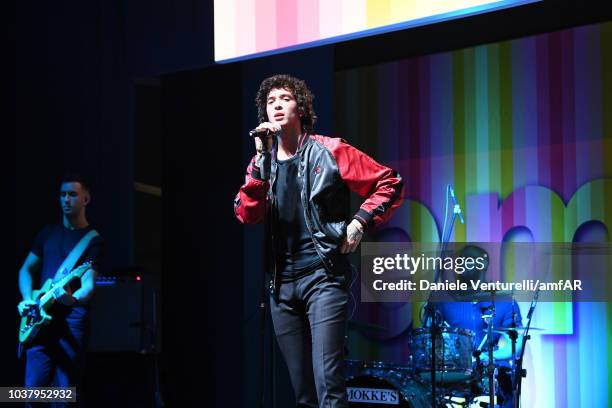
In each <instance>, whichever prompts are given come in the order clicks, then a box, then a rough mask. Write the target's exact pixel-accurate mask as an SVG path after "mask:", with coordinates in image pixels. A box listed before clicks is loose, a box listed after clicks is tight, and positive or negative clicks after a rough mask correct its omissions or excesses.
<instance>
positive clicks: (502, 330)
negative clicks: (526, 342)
mask: <svg viewBox="0 0 612 408" xmlns="http://www.w3.org/2000/svg"><path fill="white" fill-rule="evenodd" d="M511 330H516V331H517V332H519V333H522V332H523V331H525V328H524V327H515V328H514V329H513V328H512V327H498V328H497V329H493V330H492V331H493V333H498V334H506V333H508V332H510V331H511ZM532 330H533V331H545V330H547V329H544V328H542V327H530V328H529V331H532ZM482 331H484V332H485V333H486V332H488V330H487V329H482Z"/></svg>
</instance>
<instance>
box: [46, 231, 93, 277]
mask: <svg viewBox="0 0 612 408" xmlns="http://www.w3.org/2000/svg"><path fill="white" fill-rule="evenodd" d="M99 235H100V234H98V231H96V230H95V229H92V230H91V231H89V232H88V233H87V234H85V235H84V236H83V238H81V240H80V241H79V242H78V243H77V244H76V245H75V246H74V248H72V251H70V253H69V254H68V256H66V259H64V262H62V264H61V265H60V267H59V268H58V269H57V272H55V276H54V277H53V281H56V280H57V279H58V278H61V277H63V275H64V270H65V271H68V272H69V271H71V270H72V269H73V268H74V265H75V264H76V263H77V261H78V260H79V258H81V256H82V255H83V252H85V249H87V246H88V245H89V243H90V242H91V240H92V239H94V238H95V237H97V236H99Z"/></svg>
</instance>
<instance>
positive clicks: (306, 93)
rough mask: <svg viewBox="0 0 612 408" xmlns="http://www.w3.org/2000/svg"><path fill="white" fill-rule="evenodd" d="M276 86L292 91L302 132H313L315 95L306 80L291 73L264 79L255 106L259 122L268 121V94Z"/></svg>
mask: <svg viewBox="0 0 612 408" xmlns="http://www.w3.org/2000/svg"><path fill="white" fill-rule="evenodd" d="M274 88H282V89H287V90H289V91H291V93H292V94H293V96H294V98H295V101H296V102H297V107H298V113H299V115H300V122H301V124H302V132H306V133H312V132H313V129H314V124H315V122H316V121H317V115H316V113H315V111H314V109H313V108H312V100H313V99H314V95H313V94H312V92H310V89H308V87H307V86H306V82H304V81H303V80H301V79H298V78H294V77H292V76H290V75H286V74H279V75H274V76H271V77H269V78H266V79H264V80H263V82H262V83H261V85H260V86H259V90H258V91H257V95H256V96H255V106H257V119H258V120H259V123H262V122H267V121H268V114H267V112H266V106H267V104H268V94H269V93H270V91H271V90H272V89H274Z"/></svg>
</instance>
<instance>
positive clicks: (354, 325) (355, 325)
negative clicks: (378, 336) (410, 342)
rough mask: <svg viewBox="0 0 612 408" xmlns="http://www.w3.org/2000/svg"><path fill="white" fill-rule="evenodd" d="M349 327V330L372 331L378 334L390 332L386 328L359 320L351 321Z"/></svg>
mask: <svg viewBox="0 0 612 408" xmlns="http://www.w3.org/2000/svg"><path fill="white" fill-rule="evenodd" d="M348 327H349V329H358V330H371V331H376V332H386V331H388V330H389V329H387V328H386V327H382V326H377V325H375V324H371V323H365V322H360V321H358V320H349V321H348Z"/></svg>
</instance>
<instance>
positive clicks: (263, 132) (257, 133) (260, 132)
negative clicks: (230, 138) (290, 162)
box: [249, 125, 281, 137]
mask: <svg viewBox="0 0 612 408" xmlns="http://www.w3.org/2000/svg"><path fill="white" fill-rule="evenodd" d="M280 130H281V127H280V125H276V132H280ZM269 134H270V130H269V129H266V128H261V129H257V128H255V129H253V130H251V131H250V132H249V136H250V137H264V136H268V135H269Z"/></svg>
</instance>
